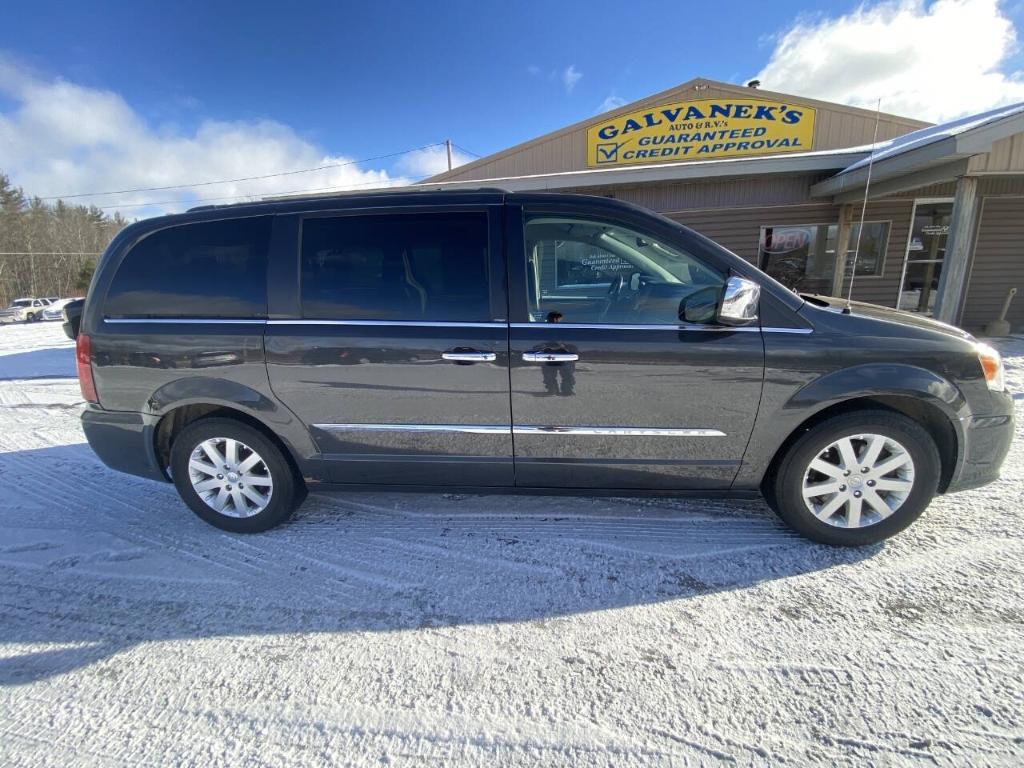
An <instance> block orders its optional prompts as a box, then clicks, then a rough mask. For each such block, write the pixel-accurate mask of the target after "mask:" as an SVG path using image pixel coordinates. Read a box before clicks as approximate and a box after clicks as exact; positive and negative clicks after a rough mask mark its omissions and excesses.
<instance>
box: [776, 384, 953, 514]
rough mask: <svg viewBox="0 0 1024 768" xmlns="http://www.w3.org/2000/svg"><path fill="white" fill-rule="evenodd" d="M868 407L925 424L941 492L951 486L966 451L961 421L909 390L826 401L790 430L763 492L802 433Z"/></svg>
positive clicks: (777, 451)
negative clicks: (934, 450) (938, 466)
mask: <svg viewBox="0 0 1024 768" xmlns="http://www.w3.org/2000/svg"><path fill="white" fill-rule="evenodd" d="M866 410H885V411H891V412H894V413H898V414H901V415H903V416H906V417H907V418H909V419H911V420H912V421H914V422H916V423H918V424H920V425H921V426H922V427H924V428H925V430H926V431H927V432H928V434H929V435H930V436H931V438H932V440H933V441H934V443H935V447H936V448H937V449H938V452H939V459H940V461H941V471H940V475H939V488H938V490H939V493H944V492H945V490H946V488H948V487H949V483H950V480H951V479H952V477H953V473H954V470H955V469H956V466H957V464H958V463H959V461H960V460H961V454H962V451H963V439H962V436H961V434H960V432H959V430H958V429H957V425H958V424H959V421H958V420H957V419H956V418H955V417H954V416H952V415H951V414H950V412H949V411H948V410H947V409H945V408H943V407H942V406H941V405H940V404H939V403H937V402H936V401H935V399H934V398H929V397H922V396H921V394H920V393H915V394H907V393H906V392H895V393H892V392H890V393H872V394H867V395H855V396H852V397H849V398H846V399H843V400H840V401H838V402H832V403H825V404H822V405H821V407H819V408H818V409H817V410H816V411H815V412H814V413H812V414H811V415H809V416H808V417H807V418H806V419H804V421H802V422H801V423H800V424H799V425H798V426H797V427H796V428H795V429H793V430H792V431H790V433H789V434H788V435H787V436H786V438H785V439H784V440H783V441H782V443H781V444H780V445H779V446H778V448H776V450H775V453H774V455H773V457H772V460H771V462H770V463H769V464H768V467H767V468H766V469H765V472H764V475H763V476H762V479H761V489H762V492H763V493H764V494H765V495H766V496H767V495H768V494H769V493H771V492H772V488H771V484H772V482H773V481H774V479H775V476H776V474H777V471H778V467H779V464H780V463H781V462H782V459H783V458H784V457H785V456H786V454H787V453H788V452H789V450H790V448H791V447H792V446H793V444H794V443H795V442H796V441H797V440H798V439H799V438H800V437H801V436H802V435H804V434H806V433H807V432H808V431H809V430H811V429H813V428H814V427H816V426H817V425H818V424H821V423H822V422H824V421H827V420H828V419H831V418H833V417H834V416H840V415H845V414H849V413H855V412H857V411H866Z"/></svg>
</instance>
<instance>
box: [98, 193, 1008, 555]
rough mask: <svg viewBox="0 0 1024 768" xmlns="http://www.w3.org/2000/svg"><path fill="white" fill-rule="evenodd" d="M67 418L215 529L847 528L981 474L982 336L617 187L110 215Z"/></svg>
mask: <svg viewBox="0 0 1024 768" xmlns="http://www.w3.org/2000/svg"><path fill="white" fill-rule="evenodd" d="M78 370H79V376H80V379H81V384H82V391H83V394H84V396H85V399H86V400H87V401H88V407H87V408H86V410H85V412H84V414H83V423H84V428H85V434H86V436H87V438H88V440H89V443H90V444H91V445H92V447H93V449H94V450H95V451H96V453H97V454H99V456H100V458H101V459H102V460H103V461H104V462H105V463H107V464H108V465H109V466H111V467H113V468H115V469H118V470H121V471H124V472H129V473H132V474H136V475H141V476H144V477H149V478H153V479H154V480H165V481H166V480H173V482H174V483H175V485H176V486H177V488H178V491H179V492H180V494H181V496H182V498H183V499H184V500H185V502H186V503H187V504H188V505H189V506H190V507H191V508H192V509H193V510H194V511H195V512H196V513H197V514H198V515H199V516H200V517H202V518H203V519H204V520H207V521H208V522H210V523H212V524H213V525H216V526H218V527H220V528H224V529H226V530H230V531H261V530H265V529H267V528H270V527H271V526H273V525H276V524H277V523H279V522H281V521H283V520H284V519H285V518H287V517H288V516H289V515H290V514H291V513H292V511H293V510H294V509H295V508H296V507H297V506H298V505H299V503H300V502H301V501H302V499H303V498H304V496H305V493H306V491H307V489H310V488H313V489H317V490H327V489H331V490H350V491H351V490H356V489H368V488H389V489H392V490H394V489H416V490H421V491H422V490H427V489H433V490H451V489H456V488H457V489H461V490H469V489H472V490H476V491H499V490H500V491H517V492H530V493H536V492H540V493H550V492H568V493H588V492H589V493H613V494H620V495H622V494H626V495H633V494H640V493H661V494H671V495H685V494H694V495H733V496H752V495H757V494H763V495H764V497H765V498H766V499H767V500H768V503H769V504H770V505H771V506H772V508H773V509H775V510H776V511H777V512H778V514H779V515H780V516H781V517H782V518H783V519H784V520H785V521H786V522H788V523H789V524H790V525H792V526H793V527H794V528H796V529H797V530H798V531H800V532H801V533H803V534H805V535H807V536H809V537H810V538H812V539H815V540H817V541H822V542H827V543H830V544H850V545H856V544H865V543H869V542H875V541H879V540H881V539H884V538H886V537H888V536H891V535H892V534H894V533H896V532H898V531H900V530H902V529H903V528H905V527H906V526H907V525H909V524H910V523H911V522H912V521H913V520H914V519H915V518H916V517H917V516H918V515H919V514H921V512H922V511H923V510H924V508H925V507H926V506H927V505H928V503H929V502H930V500H931V499H932V497H933V496H934V495H935V494H936V493H949V492H953V491H960V490H964V489H967V488H973V487H975V486H978V485H982V484H984V483H988V482H991V481H992V480H994V479H995V478H996V477H998V473H999V467H1000V464H1001V463H1002V461H1003V458H1004V457H1005V455H1006V453H1007V450H1008V448H1009V444H1010V439H1011V436H1012V433H1013V416H1012V413H1013V409H1012V404H1011V398H1010V396H1009V394H1008V393H1007V392H1006V387H1005V384H1004V381H1003V369H1002V362H1001V360H1000V358H999V355H998V353H996V352H995V351H994V350H993V349H991V348H990V347H988V346H985V345H983V344H979V343H978V342H976V341H975V340H974V339H973V338H972V337H971V336H970V335H968V334H967V333H964V332H963V331H960V330H958V329H956V328H953V327H950V326H946V325H942V324H940V323H936V322H932V321H930V320H927V319H923V318H921V317H918V316H915V315H909V314H905V313H900V312H897V311H895V310H892V309H886V308H883V307H878V306H872V305H867V304H856V303H854V304H852V305H847V304H846V302H841V301H839V300H835V299H830V298H826V297H818V296H800V295H797V294H795V293H792V292H791V291H789V290H787V289H786V288H785V287H783V286H782V285H780V284H779V283H777V282H775V281H774V280H772V279H771V278H770V277H768V276H767V275H765V274H763V273H762V272H760V271H758V270H757V269H756V268H755V267H753V266H751V265H750V264H749V263H747V262H746V261H744V260H743V259H741V258H739V257H737V256H735V255H734V254H732V253H730V252H729V251H726V250H725V249H724V248H722V247H720V246H718V245H716V244H715V243H713V242H711V241H710V240H708V239H706V238H704V237H702V236H700V235H698V234H697V233H695V232H693V231H691V230H689V229H687V228H686V227H683V226H681V225H679V224H677V223H675V222H673V221H671V220H669V219H667V218H664V217H661V216H658V215H655V214H652V213H650V212H649V211H646V210H644V209H642V208H639V207H636V206H633V205H628V204H625V203H622V202H618V201H615V200H609V199H605V198H598V197H587V196H582V195H557V194H533V193H530V194H527V193H509V192H504V191H502V190H473V191H449V192H429V191H416V190H413V191H406V192H390V193H376V194H360V195H347V196H338V197H329V198H328V197H317V198H304V199H291V200H284V201H274V202H261V203H251V204H243V205H233V206H217V207H205V208H197V209H194V210H192V211H190V212H188V213H185V214H181V215H174V216H165V217H162V218H155V219H149V220H146V221H142V222H139V223H137V224H134V225H132V226H130V227H128V228H127V229H125V230H124V231H123V232H122V233H121V234H120V235H118V236H117V238H116V239H115V240H114V242H113V243H111V245H110V247H109V248H108V249H107V251H106V253H105V254H104V255H103V258H102V260H101V261H100V264H99V267H98V269H97V270H96V275H95V277H94V279H93V283H92V286H91V288H90V290H89V296H88V299H87V301H86V306H85V312H84V315H83V318H82V325H81V333H80V335H79V337H78Z"/></svg>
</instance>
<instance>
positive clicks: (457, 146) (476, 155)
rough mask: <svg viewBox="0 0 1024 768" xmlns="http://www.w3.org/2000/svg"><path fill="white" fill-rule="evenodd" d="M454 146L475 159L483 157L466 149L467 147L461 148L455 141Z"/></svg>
mask: <svg viewBox="0 0 1024 768" xmlns="http://www.w3.org/2000/svg"><path fill="white" fill-rule="evenodd" d="M452 146H453V147H455V148H456V149H457V150H459V151H460V152H465V153H466V154H467V155H472V156H473V157H475V158H477V159H479V158H481V157H483V155H478V154H477V153H476V152H471V151H470V150H468V149H466V148H465V147H460V146H459V145H458V144H456V143H455V142H454V141H453V142H452Z"/></svg>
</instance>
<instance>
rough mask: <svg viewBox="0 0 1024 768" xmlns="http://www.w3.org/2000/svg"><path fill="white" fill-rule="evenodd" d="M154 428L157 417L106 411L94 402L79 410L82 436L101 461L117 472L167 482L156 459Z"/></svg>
mask: <svg viewBox="0 0 1024 768" xmlns="http://www.w3.org/2000/svg"><path fill="white" fill-rule="evenodd" d="M154 429H156V419H155V418H154V417H151V416H147V415H146V414H142V413H130V412H126V411H105V410H103V409H102V408H99V407H97V406H93V405H90V406H89V407H88V408H86V409H85V411H83V412H82V430H83V431H84V432H85V439H86V440H88V441H89V446H90V447H91V448H92V449H93V451H94V452H95V453H96V455H97V456H99V457H100V461H102V462H103V463H104V464H106V465H107V466H108V467H110V468H111V469H116V470H117V471H118V472H126V473H128V474H129V475H138V476H139V477H146V478H149V479H150V480H165V481H166V480H167V476H166V475H165V474H164V472H163V470H162V469H161V468H160V467H159V466H158V463H159V462H158V461H157V458H156V450H155V448H154V446H155V443H154V441H153V430H154Z"/></svg>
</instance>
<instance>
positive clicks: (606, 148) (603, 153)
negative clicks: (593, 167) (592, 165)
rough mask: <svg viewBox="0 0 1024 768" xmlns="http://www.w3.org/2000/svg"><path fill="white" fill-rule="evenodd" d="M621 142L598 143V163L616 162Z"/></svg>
mask: <svg viewBox="0 0 1024 768" xmlns="http://www.w3.org/2000/svg"><path fill="white" fill-rule="evenodd" d="M620 146H621V145H620V144H598V145H597V162H598V163H614V162H615V161H617V160H618V159H619V147H620Z"/></svg>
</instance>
